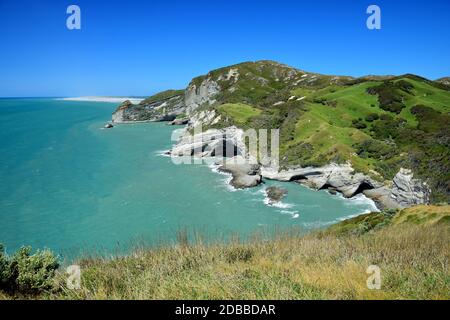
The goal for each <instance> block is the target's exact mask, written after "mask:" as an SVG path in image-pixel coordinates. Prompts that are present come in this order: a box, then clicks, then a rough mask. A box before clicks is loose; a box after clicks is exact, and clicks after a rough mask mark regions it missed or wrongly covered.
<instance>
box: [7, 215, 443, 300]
mask: <svg viewBox="0 0 450 320" xmlns="http://www.w3.org/2000/svg"><path fill="white" fill-rule="evenodd" d="M449 220H450V207H449V206H420V207H415V208H411V209H407V210H403V211H401V212H397V213H395V212H383V213H372V214H368V215H363V216H359V217H356V218H354V219H350V220H347V221H344V222H342V223H340V224H338V225H335V226H333V227H331V228H329V229H327V230H324V231H321V232H316V233H312V234H307V235H300V234H299V233H296V232H289V233H283V234H279V235H278V236H277V237H275V239H273V240H270V241H263V240H261V239H255V240H254V241H250V242H247V243H239V242H237V241H236V242H233V243H231V244H227V245H225V244H223V245H209V246H207V245H203V244H201V243H197V244H192V245H190V244H189V243H188V242H187V241H186V239H185V240H184V241H181V242H180V244H179V245H177V246H174V247H161V248H158V249H152V250H137V251H136V252H135V253H134V254H132V255H129V256H127V257H117V258H114V259H102V258H86V259H82V260H80V261H78V262H77V263H78V264H79V265H80V266H81V270H82V285H81V289H79V290H69V289H67V288H66V287H65V279H66V275H65V274H63V272H62V271H61V272H60V273H58V274H57V275H56V277H55V278H53V281H54V286H53V288H52V289H45V290H40V293H39V294H28V295H25V296H24V295H22V294H21V293H20V292H18V291H16V292H9V293H6V292H5V291H3V293H1V291H0V298H24V297H25V298H39V299H450V268H449V258H450V250H449V243H450V242H449V239H450V228H449ZM370 265H377V266H379V267H380V268H381V279H382V287H381V290H369V289H368V288H367V285H366V280H367V278H368V276H369V275H368V274H366V269H367V267H368V266H370ZM50 269H51V268H50ZM37 270H42V268H37Z"/></svg>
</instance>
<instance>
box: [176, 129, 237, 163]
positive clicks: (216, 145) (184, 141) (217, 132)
mask: <svg viewBox="0 0 450 320" xmlns="http://www.w3.org/2000/svg"><path fill="white" fill-rule="evenodd" d="M242 135H243V131H242V130H241V129H238V128H236V127H230V128H226V129H209V130H207V131H204V132H199V133H196V132H195V130H194V132H193V133H192V134H191V133H190V132H189V130H186V132H185V134H183V135H182V136H181V138H180V139H179V140H178V142H177V144H176V145H174V146H173V148H172V150H171V152H170V154H171V155H172V156H176V157H181V156H195V157H199V158H212V157H216V158H233V157H235V156H238V155H242V153H243V152H244V150H245V146H244V145H243V142H242V138H241V137H242Z"/></svg>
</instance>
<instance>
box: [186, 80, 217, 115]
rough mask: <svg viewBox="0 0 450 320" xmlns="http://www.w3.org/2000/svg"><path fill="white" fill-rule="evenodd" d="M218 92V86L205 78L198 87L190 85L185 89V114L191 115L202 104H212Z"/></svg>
mask: <svg viewBox="0 0 450 320" xmlns="http://www.w3.org/2000/svg"><path fill="white" fill-rule="evenodd" d="M219 92H220V86H219V84H218V83H217V82H216V81H214V80H212V79H211V78H206V79H205V80H203V81H202V82H201V84H200V85H198V86H197V85H196V84H193V83H191V84H190V85H189V87H188V88H187V89H186V92H185V95H184V104H185V106H186V113H187V114H191V113H192V112H193V111H194V110H195V109H197V108H198V107H199V106H201V105H202V104H205V103H208V104H210V105H211V104H213V103H214V102H216V100H215V99H214V97H215V96H216V95H217V94H218V93H219Z"/></svg>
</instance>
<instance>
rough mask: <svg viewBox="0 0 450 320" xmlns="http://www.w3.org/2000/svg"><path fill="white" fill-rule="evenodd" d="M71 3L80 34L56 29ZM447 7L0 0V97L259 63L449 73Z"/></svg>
mask: <svg viewBox="0 0 450 320" xmlns="http://www.w3.org/2000/svg"><path fill="white" fill-rule="evenodd" d="M71 4H77V5H79V6H80V8H81V19H82V28H81V30H74V31H69V30H68V29H67V28H66V18H67V17H68V15H67V14H66V9H67V7H68V6H69V5H71ZM370 4H377V5H379V6H380V7H381V10H382V29H381V30H379V31H371V30H368V29H367V28H366V19H367V16H368V15H367V14H366V8H367V7H368V5H370ZM449 14H450V1H449V0H441V1H439V0H417V1H414V0H411V1H405V0H400V1H398V0H396V1H393V0H389V1H379V0H374V1H350V0H342V1H325V0H323V1H321V0H315V1H302V0H295V1H293V0H290V1H288V0H272V1H267V0H248V1H245V0H239V1H238V0H208V1H205V0H184V1H181V0H179V1H175V0H172V1H170V0H148V1H135V0H126V1H114V0H109V1H106V0H103V1H100V0H71V1H66V0H41V1H39V0H27V1H23V0H0V43H1V46H0V96H3V97H5V96H80V95H150V94H152V93H155V92H157V91H159V90H163V89H168V88H184V87H185V86H186V85H187V84H188V82H189V80H190V79H191V78H192V77H194V76H197V75H200V74H204V73H206V72H207V71H209V70H211V69H214V68H218V67H221V66H226V65H230V64H234V63H238V62H242V61H248V60H260V59H271V60H277V61H280V62H283V63H286V64H289V65H292V66H295V67H297V68H300V69H303V70H307V71H312V72H320V73H326V74H339V75H352V76H361V75H365V74H402V73H415V74H419V75H422V76H425V77H428V78H431V79H436V78H439V77H443V76H450V37H449V35H450V23H449V20H450V19H449V18H448V17H449Z"/></svg>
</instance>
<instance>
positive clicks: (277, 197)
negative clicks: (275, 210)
mask: <svg viewBox="0 0 450 320" xmlns="http://www.w3.org/2000/svg"><path fill="white" fill-rule="evenodd" d="M287 193H288V191H287V190H286V189H283V188H280V187H276V186H273V187H269V188H267V189H266V195H267V198H268V199H269V204H270V205H273V204H275V203H278V202H280V201H281V200H283V198H284V197H285V196H286V195H287Z"/></svg>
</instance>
